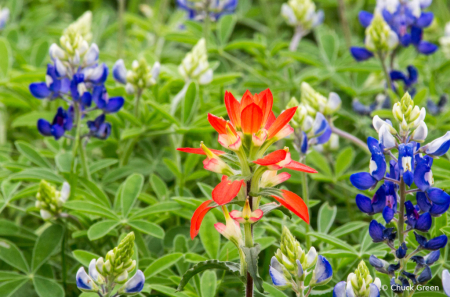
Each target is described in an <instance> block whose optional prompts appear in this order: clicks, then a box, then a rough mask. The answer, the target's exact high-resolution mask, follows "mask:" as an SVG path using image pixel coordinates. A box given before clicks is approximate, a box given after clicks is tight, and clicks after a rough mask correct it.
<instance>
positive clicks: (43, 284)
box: [33, 275, 65, 297]
mask: <svg viewBox="0 0 450 297" xmlns="http://www.w3.org/2000/svg"><path fill="white" fill-rule="evenodd" d="M33 284H34V288H35V289H36V293H37V294H38V295H39V296H40V297H64V296H65V294H64V290H63V288H62V286H61V285H60V284H58V283H57V282H55V281H54V280H52V279H48V278H44V277H41V276H38V275H36V276H35V277H34V278H33Z"/></svg>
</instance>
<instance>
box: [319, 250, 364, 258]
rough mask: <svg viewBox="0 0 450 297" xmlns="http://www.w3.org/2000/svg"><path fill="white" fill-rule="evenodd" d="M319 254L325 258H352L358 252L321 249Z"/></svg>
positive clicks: (356, 255)
mask: <svg viewBox="0 0 450 297" xmlns="http://www.w3.org/2000/svg"><path fill="white" fill-rule="evenodd" d="M320 254H321V255H322V256H324V257H326V258H339V259H342V258H354V257H358V254H355V253H354V252H351V251H346V250H339V249H332V250H330V251H321V252H320Z"/></svg>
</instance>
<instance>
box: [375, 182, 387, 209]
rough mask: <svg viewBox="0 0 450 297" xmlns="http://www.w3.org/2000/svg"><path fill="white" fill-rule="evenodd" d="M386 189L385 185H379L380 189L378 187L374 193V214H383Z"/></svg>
mask: <svg viewBox="0 0 450 297" xmlns="http://www.w3.org/2000/svg"><path fill="white" fill-rule="evenodd" d="M386 188H387V187H386V185H385V184H383V185H381V187H379V188H378V190H377V191H376V192H375V195H373V199H372V207H373V212H374V213H380V212H383V210H384V208H385V207H386V195H387V193H386Z"/></svg>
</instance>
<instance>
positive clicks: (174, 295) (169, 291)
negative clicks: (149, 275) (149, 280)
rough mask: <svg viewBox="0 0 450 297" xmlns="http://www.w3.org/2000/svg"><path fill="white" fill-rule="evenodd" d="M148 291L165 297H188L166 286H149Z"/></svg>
mask: <svg viewBox="0 0 450 297" xmlns="http://www.w3.org/2000/svg"><path fill="white" fill-rule="evenodd" d="M150 289H151V290H155V291H157V292H160V293H164V295H165V296H166V295H167V296H170V297H189V295H186V294H184V293H182V292H176V291H174V290H173V288H172V287H167V286H163V285H154V284H151V285H150ZM158 296H160V295H158Z"/></svg>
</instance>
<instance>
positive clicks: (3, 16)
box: [0, 6, 9, 31]
mask: <svg viewBox="0 0 450 297" xmlns="http://www.w3.org/2000/svg"><path fill="white" fill-rule="evenodd" d="M8 20H9V9H8V8H7V7H5V8H2V7H1V6H0V31H1V30H3V29H4V28H5V26H6V23H7V22H8Z"/></svg>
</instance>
